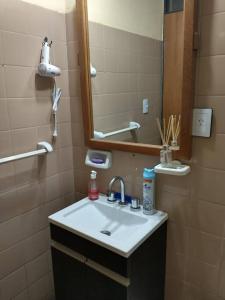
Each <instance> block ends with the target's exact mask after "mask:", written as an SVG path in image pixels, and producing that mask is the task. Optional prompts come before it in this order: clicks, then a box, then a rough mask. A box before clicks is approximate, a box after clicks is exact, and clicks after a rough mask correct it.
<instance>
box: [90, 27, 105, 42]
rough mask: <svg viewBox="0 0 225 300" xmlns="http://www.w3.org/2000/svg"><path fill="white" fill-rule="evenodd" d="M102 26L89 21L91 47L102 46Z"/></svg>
mask: <svg viewBox="0 0 225 300" xmlns="http://www.w3.org/2000/svg"><path fill="white" fill-rule="evenodd" d="M103 41H104V39H103V27H102V26H101V25H100V24H97V23H93V22H89V43H90V46H91V47H102V46H103Z"/></svg>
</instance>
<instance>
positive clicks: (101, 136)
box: [94, 122, 141, 139]
mask: <svg viewBox="0 0 225 300" xmlns="http://www.w3.org/2000/svg"><path fill="white" fill-rule="evenodd" d="M139 128H141V125H140V124H139V123H137V122H130V123H129V127H127V128H123V129H120V130H116V131H112V132H108V133H103V132H101V131H96V130H95V131H94V138H95V139H104V138H106V137H109V136H112V135H115V134H119V133H123V132H126V131H131V130H135V129H139Z"/></svg>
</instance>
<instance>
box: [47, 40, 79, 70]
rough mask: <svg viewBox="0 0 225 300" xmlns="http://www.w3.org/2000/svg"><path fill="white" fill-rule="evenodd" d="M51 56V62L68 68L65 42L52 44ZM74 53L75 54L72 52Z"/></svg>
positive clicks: (64, 68) (62, 67)
mask: <svg viewBox="0 0 225 300" xmlns="http://www.w3.org/2000/svg"><path fill="white" fill-rule="evenodd" d="M52 50H53V57H54V59H53V60H52V63H54V64H55V65H56V66H58V67H60V68H61V69H63V70H66V69H68V57H67V44H66V42H55V43H54V44H53V46H52ZM74 55H75V54H74Z"/></svg>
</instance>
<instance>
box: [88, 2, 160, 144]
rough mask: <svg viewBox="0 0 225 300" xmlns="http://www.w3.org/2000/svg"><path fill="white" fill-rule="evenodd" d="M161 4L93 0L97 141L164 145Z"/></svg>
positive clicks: (91, 34) (91, 32)
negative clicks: (160, 124) (160, 121)
mask: <svg viewBox="0 0 225 300" xmlns="http://www.w3.org/2000/svg"><path fill="white" fill-rule="evenodd" d="M163 19H164V1H163V0H160V1H159V0H139V1H134V0H123V1H120V0H107V1H105V0H89V1H88V20H89V44H90V62H91V66H90V73H91V85H92V107H93V122H94V124H93V125H94V126H93V127H94V133H93V136H94V138H95V139H101V140H113V141H124V142H135V143H144V144H156V145H159V144H161V139H160V134H159V131H158V128H157V123H156V118H160V119H161V117H162V109H163V107H162V87H163Z"/></svg>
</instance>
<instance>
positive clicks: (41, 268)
mask: <svg viewBox="0 0 225 300" xmlns="http://www.w3.org/2000/svg"><path fill="white" fill-rule="evenodd" d="M25 270H26V275H27V279H28V285H31V284H32V283H34V282H35V281H37V280H39V279H40V278H41V277H43V276H45V275H46V274H48V273H49V272H50V253H49V252H45V253H44V254H42V255H40V256H38V257H37V258H36V259H35V260H33V261H31V262H29V263H27V264H26V265H25Z"/></svg>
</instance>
